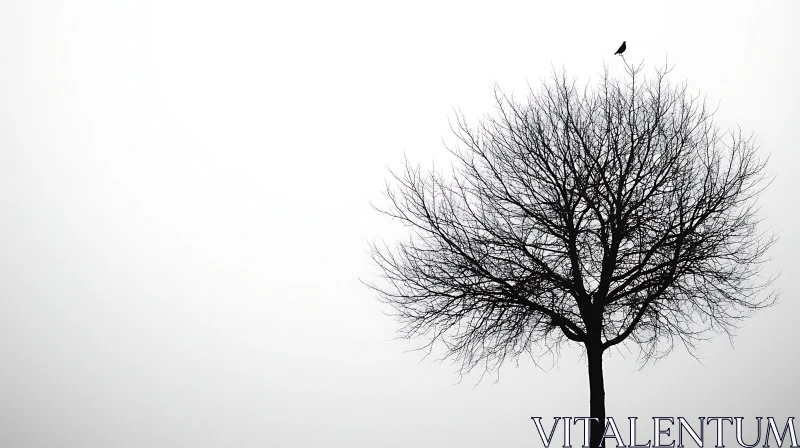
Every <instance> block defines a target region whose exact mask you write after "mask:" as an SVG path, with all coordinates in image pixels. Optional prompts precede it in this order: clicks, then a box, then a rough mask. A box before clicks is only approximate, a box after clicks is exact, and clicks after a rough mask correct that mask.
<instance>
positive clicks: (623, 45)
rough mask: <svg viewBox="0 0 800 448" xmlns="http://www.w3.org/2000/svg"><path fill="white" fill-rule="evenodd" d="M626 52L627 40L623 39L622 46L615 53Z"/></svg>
mask: <svg viewBox="0 0 800 448" xmlns="http://www.w3.org/2000/svg"><path fill="white" fill-rule="evenodd" d="M624 52H625V41H624V40H623V41H622V45H620V47H619V50H617V52H616V53H614V54H622V53H624Z"/></svg>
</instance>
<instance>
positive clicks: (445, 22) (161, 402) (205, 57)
mask: <svg viewBox="0 0 800 448" xmlns="http://www.w3.org/2000/svg"><path fill="white" fill-rule="evenodd" d="M798 21H800V2H796V1H784V2H777V1H776V2H752V1H747V2H744V1H742V2H733V1H725V2H716V3H713V2H702V3H701V2H684V3H680V2H674V1H673V2H641V1H639V2H627V3H614V4H613V5H612V4H611V2H547V3H543V2H533V1H526V2H484V3H482V4H478V3H474V2H465V1H460V2H436V3H434V2H414V1H405V2H396V3H394V4H389V3H387V2H366V1H365V2H354V1H340V2H321V1H319V2H255V1H253V2H244V1H225V2H208V1H192V2H190V1H179V0H162V1H150V2H147V1H130V2H123V1H119V0H116V1H99V0H97V1H86V0H73V1H69V2H66V1H65V2H57V1H35V0H28V1H14V0H6V1H4V2H2V3H0V201H2V202H0V205H2V207H0V213H1V214H2V215H1V216H0V357H1V358H0V359H2V362H0V397H2V400H0V446H4V447H64V448H66V447H81V448H89V447H170V448H172V447H267V446H269V447H322V446H337V447H338V446H342V447H345V446H347V447H407V446H414V447H450V446H453V447H454V446H462V447H486V446H496V447H523V446H541V445H539V444H540V442H539V439H538V435H537V434H536V432H535V429H534V425H533V423H532V422H531V420H530V417H531V416H544V417H546V423H547V424H549V422H550V420H549V419H550V418H551V417H553V416H556V415H562V416H580V415H584V414H586V413H587V412H588V380H587V376H586V372H585V367H584V364H583V361H582V360H580V359H579V358H578V356H577V352H575V351H573V352H569V351H568V352H566V354H565V356H564V358H562V360H561V362H560V364H559V366H558V367H557V368H554V369H552V370H550V371H549V372H547V373H545V372H542V371H540V370H536V369H534V368H533V367H532V366H531V365H530V364H529V363H523V364H522V365H521V366H520V368H519V369H515V368H514V366H513V365H508V367H507V368H505V369H504V370H502V371H501V376H500V381H499V383H497V384H493V382H494V378H493V377H492V378H488V379H485V380H484V382H483V383H481V384H480V385H479V386H477V387H473V386H474V385H475V383H476V381H477V377H470V378H468V379H467V380H465V381H464V382H463V383H461V384H459V385H454V383H455V382H456V381H457V376H456V375H455V366H452V365H450V364H448V363H444V364H440V363H436V362H433V361H432V360H430V359H428V360H424V361H420V359H421V356H420V355H419V354H413V353H405V352H404V351H405V350H406V349H408V348H410V347H411V346H409V345H407V344H405V343H402V342H396V341H394V342H393V341H390V339H391V338H392V337H393V336H394V330H395V328H396V327H395V324H394V322H393V321H392V320H391V319H390V318H388V317H386V316H384V315H383V314H382V313H381V309H382V308H381V307H380V305H379V304H378V303H377V301H376V300H374V297H373V295H372V294H371V292H370V291H369V290H367V289H366V288H364V287H363V285H361V283H359V281H358V278H359V276H360V277H362V278H364V279H369V278H370V274H371V273H372V272H374V270H373V269H372V267H371V264H370V260H369V257H368V256H367V252H366V250H367V241H368V240H370V239H373V238H386V239H388V240H392V239H393V238H396V237H398V236H400V235H402V232H401V231H400V230H399V229H398V228H397V227H396V226H395V225H394V224H392V223H391V222H388V221H387V220H386V219H384V218H383V217H382V216H380V215H379V214H377V213H375V212H374V211H373V210H372V209H371V208H370V206H369V201H377V202H380V201H381V195H380V192H381V189H382V187H383V182H384V179H385V178H386V177H387V171H386V167H387V165H388V166H393V167H397V166H399V163H400V162H401V161H402V158H403V154H404V152H405V153H407V154H408V156H409V158H410V159H412V160H414V161H421V162H423V163H425V164H429V163H430V162H431V161H433V160H441V159H442V158H443V156H444V155H445V149H444V147H443V145H442V139H443V138H445V139H447V138H448V137H449V134H448V132H449V131H448V126H447V120H448V117H452V108H453V107H461V108H462V109H463V110H464V111H465V112H466V113H467V114H468V115H471V116H474V115H476V114H478V113H483V112H486V111H489V108H490V107H491V87H492V84H493V83H494V82H495V81H496V82H498V83H499V84H500V85H501V87H504V88H505V90H507V91H509V92H510V91H514V92H518V93H521V92H522V91H523V90H524V89H525V86H526V82H530V83H531V84H532V85H534V86H536V85H537V84H538V83H539V81H540V80H541V79H542V78H544V77H546V76H547V75H548V74H549V72H550V70H551V68H552V67H556V68H560V67H562V66H563V67H565V68H566V69H567V70H568V71H569V73H571V74H574V75H576V76H579V77H580V79H582V80H586V79H587V77H588V76H595V75H596V74H598V73H599V72H600V71H601V69H602V64H603V62H604V61H605V62H607V63H609V64H610V65H611V67H612V71H616V72H618V71H619V70H620V68H619V67H618V66H619V65H620V63H621V61H620V60H619V59H618V58H615V57H614V56H613V55H612V54H613V52H614V51H615V50H616V49H617V47H618V46H619V45H620V43H621V42H622V41H623V40H626V41H627V42H628V50H627V52H626V56H627V58H628V60H630V61H642V60H643V61H644V62H645V63H646V64H648V66H650V67H652V66H654V65H661V64H663V63H664V62H665V60H667V58H668V60H669V62H670V63H674V64H677V68H676V70H675V72H674V73H673V77H672V78H671V79H672V80H674V81H683V80H688V81H689V83H690V86H691V87H692V88H693V89H697V90H699V91H701V92H703V93H705V94H707V95H708V99H709V102H710V103H711V104H716V103H717V102H718V101H719V102H720V112H719V114H718V119H719V121H720V123H721V124H722V125H725V126H735V125H736V124H739V125H741V126H742V128H743V129H744V130H748V131H749V130H753V131H755V132H756V133H757V134H758V136H759V141H760V142H761V143H762V150H763V151H764V154H765V155H766V154H767V153H771V155H772V159H771V163H770V165H769V169H770V171H771V172H772V173H774V174H776V175H777V178H776V181H775V182H774V184H773V185H772V187H771V188H770V189H769V190H768V191H767V193H766V194H765V195H764V197H763V201H762V204H763V210H764V213H765V214H766V215H767V216H768V223H769V224H770V225H771V226H772V227H774V228H775V229H776V230H778V231H780V232H781V241H780V244H779V245H778V246H776V247H775V248H774V250H773V251H772V256H773V258H774V261H773V262H772V263H771V264H770V265H769V267H768V270H769V271H770V272H782V273H783V275H782V277H781V278H780V280H779V281H778V283H777V286H778V287H779V288H780V289H781V290H782V292H783V300H782V302H781V303H780V305H779V306H777V307H775V308H773V309H770V310H767V311H765V312H762V313H761V314H760V315H758V316H757V317H756V318H754V319H752V320H750V321H748V322H747V323H746V324H745V326H744V327H743V329H742V330H741V332H740V334H739V337H738V338H737V339H735V345H736V347H735V349H733V348H731V346H730V345H729V344H728V343H727V340H726V339H725V338H723V337H720V338H717V339H715V340H714V341H713V342H712V343H710V344H707V345H704V346H703V347H702V350H701V351H700V354H701V355H702V356H703V363H704V364H705V366H702V365H700V364H698V363H697V362H696V361H694V360H693V359H692V358H691V357H689V356H688V355H687V354H685V353H674V354H673V355H672V356H671V357H669V358H668V359H667V360H665V361H663V362H661V363H659V364H656V365H655V366H648V367H646V368H645V369H644V370H642V371H640V372H635V371H634V370H635V369H636V364H635V362H634V361H635V359H634V357H632V356H629V357H627V358H625V359H623V358H622V357H620V356H617V355H613V356H612V357H611V358H607V360H606V394H607V407H608V413H609V415H612V416H614V417H616V418H617V419H618V420H619V419H624V418H626V417H627V416H640V417H642V418H649V417H650V416H654V415H655V416H664V415H667V416H686V417H698V416H710V415H722V416H728V415H731V416H745V417H750V416H754V415H759V416H776V417H781V418H785V417H786V416H787V415H792V416H794V415H796V413H797V410H798V409H797V405H796V403H797V402H798V382H797V381H798V377H797V374H796V369H797V368H798V367H800V355H798V348H800V346H798V344H800V341H798V338H797V333H796V328H797V325H796V321H797V319H796V316H797V315H798V313H800V305H798V302H797V301H796V300H795V299H796V297H797V295H798V293H800V290H798V287H797V284H796V282H795V281H794V279H795V278H796V277H797V275H798V262H797V260H798V258H797V256H796V252H797V250H798V249H800V239H798V232H797V230H796V225H795V222H796V219H797V218H798V214H797V211H796V206H797V205H798V201H797V199H796V196H795V194H796V192H797V191H799V190H800V180H798V178H799V177H798V176H797V173H796V168H797V167H798V166H800V163H798V162H800V157H798V152H797V134H796V133H797V123H800V83H798V80H799V79H800V78H798V76H799V74H798V70H799V69H800V64H798V62H797V60H798V59H797V55H798V54H800V32H798V27H797V23H798ZM623 423H625V424H626V422H624V421H623ZM626 427H627V425H626Z"/></svg>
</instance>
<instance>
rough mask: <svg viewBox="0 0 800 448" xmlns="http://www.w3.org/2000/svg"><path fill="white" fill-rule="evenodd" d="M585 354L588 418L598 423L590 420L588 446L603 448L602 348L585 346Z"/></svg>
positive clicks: (604, 416) (604, 399)
mask: <svg viewBox="0 0 800 448" xmlns="http://www.w3.org/2000/svg"><path fill="white" fill-rule="evenodd" d="M586 354H587V358H588V364H589V417H592V418H596V419H598V421H594V420H592V421H591V424H590V426H589V434H590V435H589V446H590V447H591V448H598V447H600V446H603V447H605V440H604V439H602V437H603V431H604V430H605V424H606V392H605V386H604V384H603V349H602V346H600V345H599V344H591V345H589V344H587V347H586ZM601 441H602V443H601Z"/></svg>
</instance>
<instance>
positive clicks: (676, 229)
mask: <svg viewBox="0 0 800 448" xmlns="http://www.w3.org/2000/svg"><path fill="white" fill-rule="evenodd" d="M668 74H669V69H668V68H666V67H665V68H662V69H657V70H655V74H654V75H653V76H650V77H647V76H645V75H644V74H643V70H642V65H640V66H638V67H633V66H630V65H626V75H625V76H624V77H623V78H622V79H618V78H613V77H612V76H610V75H609V69H608V67H606V68H605V70H604V73H603V75H602V77H601V79H600V82H599V83H597V84H596V85H595V86H594V88H591V86H590V85H587V86H585V87H583V88H579V87H578V86H577V83H576V82H575V81H567V78H566V75H565V74H563V73H562V74H561V75H559V74H554V75H553V76H552V78H551V79H550V80H549V81H548V82H545V83H544V84H543V87H542V89H541V90H540V91H539V92H534V91H531V92H530V95H529V96H528V97H527V99H526V100H525V101H524V102H518V101H516V100H514V99H512V98H510V97H508V96H506V95H505V94H502V93H501V92H500V90H499V89H498V88H497V87H495V90H494V91H495V99H496V104H497V111H496V114H494V115H486V116H485V117H484V119H483V120H481V121H480V122H479V124H478V125H477V126H470V125H468V123H467V121H466V120H465V119H464V116H463V114H461V113H458V114H457V120H456V125H453V126H451V129H452V130H453V132H454V134H455V135H456V137H457V140H458V144H457V145H455V146H454V147H448V150H449V151H450V152H451V154H453V155H454V156H455V158H456V159H455V160H456V163H455V164H454V166H453V169H452V173H451V175H449V176H447V177H445V176H444V175H443V174H442V173H440V172H438V171H435V170H433V169H431V170H430V171H428V172H426V173H423V171H422V170H421V168H420V167H419V165H416V166H413V165H412V164H410V163H409V162H408V160H406V163H405V166H404V170H403V171H402V172H401V173H399V174H398V173H395V172H392V171H390V172H391V174H392V177H393V179H394V181H396V182H390V183H387V187H386V195H387V197H388V199H389V201H388V203H389V204H390V205H388V206H387V207H386V208H383V209H381V208H379V209H378V210H379V211H381V212H382V213H385V214H386V215H388V216H391V217H392V218H396V219H398V220H400V221H402V222H403V223H404V224H406V225H407V226H408V227H409V228H410V236H409V238H408V240H406V241H403V242H399V243H398V244H396V245H393V246H390V245H387V244H382V245H380V246H379V245H378V244H375V243H372V244H371V245H370V248H371V254H372V257H373V259H374V261H375V262H376V264H377V265H378V267H379V270H380V271H381V274H380V278H381V279H382V281H381V282H380V283H381V284H380V285H378V284H376V283H375V282H371V283H367V285H368V286H370V287H371V288H373V289H374V290H375V291H376V292H377V293H378V296H379V298H380V299H381V300H383V301H385V302H386V303H388V304H391V305H392V307H393V308H394V310H395V313H394V315H395V316H396V317H397V318H398V319H399V320H400V322H401V323H402V324H403V326H402V329H401V330H400V335H401V337H406V338H412V337H418V336H427V337H428V343H427V344H425V345H424V347H425V348H430V347H432V344H434V343H436V342H437V341H439V342H441V343H443V347H444V348H445V350H446V355H445V357H446V358H451V359H454V360H455V361H456V362H460V363H461V366H462V367H461V369H462V370H461V373H462V374H463V373H465V372H468V371H470V370H472V369H473V368H474V367H476V366H478V365H483V366H484V368H485V369H487V370H494V369H496V368H498V367H499V366H500V365H501V364H502V363H503V361H504V360H506V359H510V358H517V357H518V356H519V355H522V354H527V355H530V356H531V357H532V359H533V360H534V362H536V360H537V358H538V357H539V356H542V355H543V354H546V353H551V354H557V352H556V350H557V349H558V348H559V347H560V346H562V344H565V343H566V344H570V343H575V344H578V345H579V346H581V347H582V349H583V350H584V351H585V354H586V359H587V364H588V373H589V388H590V415H591V417H594V418H597V419H598V421H593V422H592V423H591V427H590V428H591V429H590V431H591V446H593V447H597V446H599V445H601V443H602V441H603V440H604V439H602V435H603V429H604V423H605V417H606V413H605V392H604V384H603V355H604V352H605V351H607V350H608V349H610V348H612V347H615V346H617V345H618V344H623V345H625V344H632V345H635V346H637V347H638V348H639V349H640V353H641V355H642V362H643V365H644V364H646V363H647V361H648V360H651V359H655V358H657V357H660V356H664V355H666V354H667V353H669V352H670V351H671V349H673V348H674V347H675V346H676V345H677V344H680V343H682V344H683V345H685V346H686V347H687V349H688V350H689V352H690V353H693V349H694V348H695V347H696V343H697V342H698V341H700V340H704V339H705V338H706V337H707V336H709V335H711V334H713V333H720V332H721V333H726V334H727V335H728V336H729V337H730V336H731V335H732V331H733V330H734V329H735V328H736V327H737V323H738V322H739V321H740V320H742V319H744V318H746V317H748V316H750V315H752V314H753V312H754V311H756V310H758V309H761V308H764V307H767V306H769V305H771V304H773V303H775V299H776V297H777V295H776V294H775V293H774V291H773V292H770V293H765V288H768V286H769V285H770V283H771V281H772V279H771V278H764V277H762V276H761V275H760V267H761V265H762V264H763V263H764V261H766V258H765V252H766V250H767V249H768V248H769V246H770V245H771V244H773V242H774V241H775V240H774V238H773V237H772V236H770V235H767V234H765V233H763V232H762V231H760V230H759V228H758V227H759V226H758V224H759V221H760V218H759V217H758V214H757V211H758V210H757V208H756V207H755V205H756V204H755V200H756V198H757V196H758V194H759V193H760V192H761V191H762V190H763V188H764V187H765V186H766V185H767V182H765V180H766V178H765V175H764V168H765V163H766V162H765V161H760V160H759V159H758V158H757V157H756V154H755V152H756V149H757V146H756V145H755V143H754V138H753V137H752V136H750V137H746V136H744V135H743V134H742V132H741V130H739V129H737V130H735V131H730V132H724V133H723V132H721V131H720V130H719V128H718V126H717V125H716V124H715V123H714V121H713V112H712V111H710V110H709V109H707V108H706V105H705V101H701V100H700V98H699V97H697V96H692V95H689V94H688V93H687V87H686V84H685V83H682V84H679V85H671V84H670V83H669V82H668V81H667V75H668ZM601 422H602V423H601Z"/></svg>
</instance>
